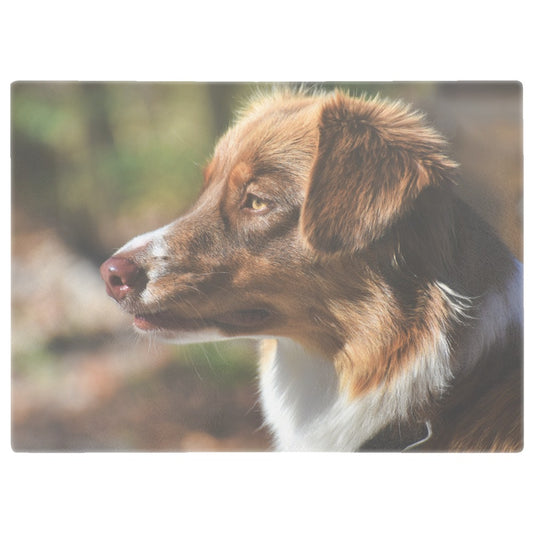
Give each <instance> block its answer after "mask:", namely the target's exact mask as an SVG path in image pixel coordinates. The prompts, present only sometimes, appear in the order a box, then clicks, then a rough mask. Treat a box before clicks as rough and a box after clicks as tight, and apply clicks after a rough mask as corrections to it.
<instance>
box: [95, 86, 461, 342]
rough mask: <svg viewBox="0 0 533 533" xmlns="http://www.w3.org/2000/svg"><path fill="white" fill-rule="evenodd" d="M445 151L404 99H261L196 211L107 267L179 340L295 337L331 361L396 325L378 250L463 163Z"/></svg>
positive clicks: (127, 294) (133, 307) (229, 144)
mask: <svg viewBox="0 0 533 533" xmlns="http://www.w3.org/2000/svg"><path fill="white" fill-rule="evenodd" d="M442 150H443V141H442V140H441V138H440V137H439V136H438V135H436V134H435V133H434V132H433V130H431V129H430V128H428V127H427V126H425V124H424V122H423V120H422V118H421V116H420V115H418V114H416V113H412V112H411V111H410V110H409V109H407V108H406V107H405V106H403V105H401V104H398V103H390V102H383V101H379V100H367V99H359V98H351V97H349V96H347V95H345V94H343V93H334V94H329V95H317V96H313V95H302V94H287V93H279V94H275V95H273V96H270V97H267V98H263V99H260V100H259V101H258V102H256V103H255V104H253V105H252V106H250V107H249V108H248V109H247V110H246V112H245V113H243V116H242V118H241V119H240V120H239V121H238V122H237V124H236V125H235V126H234V127H233V128H231V129H230V130H229V131H228V132H227V133H226V135H225V136H224V137H223V138H222V139H221V140H220V142H219V143H218V145H217V147H216V149H215V152H214V156H213V158H212V160H211V162H210V163H209V165H208V166H207V168H206V170H205V172H204V187H203V190H202V192H201V195H200V197H199V199H198V201H197V203H196V205H195V206H194V207H193V208H192V209H191V210H190V211H189V212H188V213H186V214H185V215H184V216H182V217H181V218H179V219H178V220H176V221H175V222H172V223H171V224H169V225H168V226H165V227H163V228H161V229H159V230H156V231H154V232H151V233H148V234H145V235H142V236H140V237H136V238H135V239H133V240H132V241H130V242H129V243H128V244H126V245H125V246H124V247H123V248H121V249H120V250H119V251H118V252H117V253H116V254H115V255H114V256H113V257H112V258H110V259H108V260H107V261H106V262H105V263H104V264H103V265H102V268H101V272H102V275H103V277H104V279H105V281H106V284H107V290H108V292H109V294H110V295H111V296H113V297H114V298H115V299H116V300H117V301H118V302H119V303H120V305H121V306H122V307H123V309H124V310H125V311H127V312H129V313H131V314H133V315H134V316H135V319H134V323H135V325H136V327H137V329H139V330H142V331H145V332H146V331H148V332H157V333H158V334H159V335H160V336H162V337H165V338H170V339H174V340H177V341H180V340H183V341H199V340H204V339H215V338H227V337H237V336H248V337H256V336H257V337H264V336H267V337H268V336H287V337H291V338H293V339H295V340H297V341H299V342H301V343H303V344H304V345H312V346H313V347H314V348H318V349H320V350H322V351H323V352H328V351H329V352H331V351H332V350H338V349H339V348H340V347H341V346H342V345H343V343H344V342H345V340H346V337H347V336H349V335H352V336H353V334H354V333H356V334H361V335H365V328H366V329H368V328H375V329H376V331H382V330H386V328H389V329H390V327H391V324H390V323H389V322H388V318H387V317H388V316H389V306H391V305H393V306H398V305H399V304H398V303H397V302H396V301H395V298H394V295H392V294H391V291H390V287H389V286H388V285H387V283H386V281H385V279H384V277H383V275H382V270H383V265H380V261H381V262H383V259H382V258H381V259H379V261H378V259H377V257H378V256H379V257H381V256H380V254H379V253H378V251H379V249H380V247H388V248H387V249H390V250H392V248H390V242H389V241H390V239H391V237H390V236H391V235H392V234H393V233H394V231H396V230H395V228H398V227H399V226H401V224H403V223H405V220H406V217H409V216H410V215H409V214H410V213H411V212H412V211H413V209H414V208H415V205H416V204H417V202H420V198H421V197H422V196H423V195H424V194H425V193H426V192H427V191H431V190H433V189H435V188H438V187H440V186H441V184H442V182H443V181H444V180H445V178H446V176H448V175H449V173H450V171H451V170H452V169H453V168H454V166H455V164H454V163H453V162H452V161H450V160H449V159H447V158H446V157H445V155H443V152H442ZM387 243H388V244H387ZM394 253H395V252H394V251H391V254H390V257H389V256H387V258H386V259H385V262H387V261H389V263H390V262H391V261H393V260H394V257H393V255H394ZM396 259H397V258H396ZM348 317H349V320H348ZM358 317H359V318H358ZM358 320H359V322H360V323H358ZM347 322H350V323H347ZM387 342H394V341H393V340H388V341H387Z"/></svg>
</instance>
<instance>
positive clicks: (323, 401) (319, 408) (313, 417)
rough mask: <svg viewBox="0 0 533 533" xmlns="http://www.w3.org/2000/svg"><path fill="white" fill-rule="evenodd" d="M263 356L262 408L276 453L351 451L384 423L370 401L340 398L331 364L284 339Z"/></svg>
mask: <svg viewBox="0 0 533 533" xmlns="http://www.w3.org/2000/svg"><path fill="white" fill-rule="evenodd" d="M261 352H262V353H261V356H262V363H261V368H260V384H261V403H262V407H263V411H264V416H265V420H266V423H267V424H268V425H269V427H270V429H271V430H272V432H273V434H274V438H275V444H276V448H277V449H278V450H291V451H318V450H329V451H354V450H356V449H357V448H358V447H359V446H360V445H361V444H362V443H364V442H365V441H366V440H367V439H369V438H370V437H372V436H373V435H374V434H375V433H376V432H377V431H378V430H379V429H380V428H381V427H383V426H384V425H385V424H386V423H388V421H389V420H388V419H387V418H386V417H383V416H382V414H381V413H377V412H376V411H375V410H374V409H373V407H374V406H375V399H373V398H372V397H370V396H368V397H364V398H362V399H359V400H357V401H353V400H349V399H348V398H347V397H346V396H345V395H344V394H342V393H341V392H339V385H338V378H337V374H336V372H335V368H334V365H333V363H332V362H331V361H329V360H326V359H324V358H323V357H320V356H318V355H316V354H313V353H308V352H306V351H305V350H304V348H302V347H301V346H300V345H299V344H297V343H295V342H293V341H290V340H288V339H280V340H277V341H274V340H268V341H265V342H264V343H263V345H262V347H261ZM369 413H371V414H372V416H368V415H369Z"/></svg>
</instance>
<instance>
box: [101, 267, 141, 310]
mask: <svg viewBox="0 0 533 533" xmlns="http://www.w3.org/2000/svg"><path fill="white" fill-rule="evenodd" d="M100 274H101V275H102V278H103V280H104V281H105V285H106V290H107V294H109V296H111V297H112V298H114V299H115V300H117V302H118V301H120V300H122V299H123V298H125V297H126V296H127V295H128V294H130V293H131V292H133V291H137V292H140V291H141V290H142V289H144V287H145V286H146V275H145V273H144V271H143V270H142V269H141V268H139V267H138V266H137V265H136V264H135V263H134V262H133V261H131V260H130V259H127V258H125V257H110V258H109V259H108V260H107V261H105V262H104V263H103V264H102V266H101V267H100Z"/></svg>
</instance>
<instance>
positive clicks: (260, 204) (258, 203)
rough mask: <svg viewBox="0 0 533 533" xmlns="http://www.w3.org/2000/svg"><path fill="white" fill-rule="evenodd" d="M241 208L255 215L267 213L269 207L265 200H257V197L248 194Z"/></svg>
mask: <svg viewBox="0 0 533 533" xmlns="http://www.w3.org/2000/svg"><path fill="white" fill-rule="evenodd" d="M243 207H244V208H246V209H249V210H251V211H254V212H255V213H263V212H265V211H267V210H268V209H269V207H270V206H269V204H268V202H267V201H266V200H263V199H262V198H259V196H256V195H255V194H248V195H247V196H246V200H245V202H244V206H243Z"/></svg>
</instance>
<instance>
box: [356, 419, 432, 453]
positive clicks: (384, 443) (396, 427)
mask: <svg viewBox="0 0 533 533" xmlns="http://www.w3.org/2000/svg"><path fill="white" fill-rule="evenodd" d="M431 436H432V429H431V422H430V421H429V420H426V421H425V422H421V423H418V424H415V425H412V426H409V427H401V426H400V424H399V423H397V422H396V423H393V424H389V425H388V426H386V427H385V428H383V429H382V430H381V431H380V432H379V433H377V434H376V435H375V436H374V437H372V438H371V439H370V440H367V441H366V442H365V443H364V444H363V445H362V446H361V447H360V448H359V450H358V451H362V452H408V451H411V450H416V448H417V447H418V446H420V445H422V444H423V443H425V442H427V441H428V440H429V439H430V438H431Z"/></svg>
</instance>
